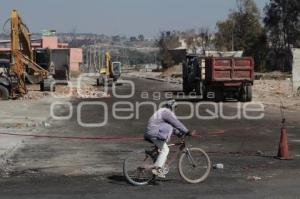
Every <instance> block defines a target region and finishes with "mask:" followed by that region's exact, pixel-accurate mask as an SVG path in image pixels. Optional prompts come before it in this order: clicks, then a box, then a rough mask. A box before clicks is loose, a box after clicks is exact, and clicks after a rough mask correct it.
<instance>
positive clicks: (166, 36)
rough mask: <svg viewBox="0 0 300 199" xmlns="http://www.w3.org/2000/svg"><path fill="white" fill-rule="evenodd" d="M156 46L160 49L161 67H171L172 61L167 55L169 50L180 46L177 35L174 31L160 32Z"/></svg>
mask: <svg viewBox="0 0 300 199" xmlns="http://www.w3.org/2000/svg"><path fill="white" fill-rule="evenodd" d="M156 45H157V47H159V49H160V50H159V58H160V59H161V63H162V67H163V68H168V67H170V66H172V65H173V64H174V61H173V59H172V56H171V55H170V53H169V49H174V48H177V47H179V46H180V42H179V33H178V32H175V31H173V32H171V31H165V32H161V33H160V37H159V39H158V40H157V42H156Z"/></svg>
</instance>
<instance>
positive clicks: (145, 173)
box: [123, 151, 155, 186]
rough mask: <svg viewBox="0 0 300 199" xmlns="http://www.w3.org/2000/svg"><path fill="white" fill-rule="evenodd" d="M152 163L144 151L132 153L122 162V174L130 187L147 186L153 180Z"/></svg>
mask: <svg viewBox="0 0 300 199" xmlns="http://www.w3.org/2000/svg"><path fill="white" fill-rule="evenodd" d="M153 162H154V160H153V159H152V158H151V157H150V156H149V155H148V154H146V153H145V151H141V152H136V153H132V154H130V155H129V157H128V158H127V159H125V160H124V164H123V174H124V176H125V178H126V179H127V181H128V182H129V183H130V184H132V185H138V186H141V185H147V184H148V183H149V182H151V181H153V180H154V178H155V176H154V175H153V174H152V167H153Z"/></svg>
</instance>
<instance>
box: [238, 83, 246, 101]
mask: <svg viewBox="0 0 300 199" xmlns="http://www.w3.org/2000/svg"><path fill="white" fill-rule="evenodd" d="M247 93H248V92H247V86H242V87H241V89H240V94H239V101H240V102H247V99H248V95H247Z"/></svg>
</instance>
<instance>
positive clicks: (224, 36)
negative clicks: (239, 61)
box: [215, 0, 266, 69]
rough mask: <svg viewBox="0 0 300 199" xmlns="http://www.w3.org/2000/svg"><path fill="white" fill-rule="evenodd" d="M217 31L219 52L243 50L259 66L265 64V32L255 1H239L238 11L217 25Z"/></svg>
mask: <svg viewBox="0 0 300 199" xmlns="http://www.w3.org/2000/svg"><path fill="white" fill-rule="evenodd" d="M217 29H218V31H217V33H216V34H215V45H216V48H217V49H218V50H222V51H229V50H233V51H236V50H243V51H244V55H245V56H253V57H254V59H255V62H256V65H257V66H259V65H262V64H263V60H264V58H263V57H262V55H264V54H265V52H262V50H265V46H266V40H265V39H264V38H265V32H264V29H263V27H262V25H261V23H260V12H259V10H258V8H257V6H256V4H255V2H254V1H253V0H237V7H236V9H235V10H232V11H231V12H230V13H229V15H228V18H227V19H226V20H225V21H221V22H218V23H217ZM260 68H262V67H259V68H257V69H260Z"/></svg>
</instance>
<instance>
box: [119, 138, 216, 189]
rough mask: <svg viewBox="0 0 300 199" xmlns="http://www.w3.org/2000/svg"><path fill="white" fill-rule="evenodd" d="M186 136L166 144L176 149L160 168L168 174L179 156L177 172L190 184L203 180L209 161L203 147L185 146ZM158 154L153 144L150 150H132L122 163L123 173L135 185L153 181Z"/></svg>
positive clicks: (207, 173) (209, 168)
mask: <svg viewBox="0 0 300 199" xmlns="http://www.w3.org/2000/svg"><path fill="white" fill-rule="evenodd" d="M186 137H187V136H183V137H182V139H181V141H179V142H177V143H174V144H169V145H168V146H169V147H177V150H176V151H175V153H174V154H173V155H172V156H171V157H169V158H168V161H167V162H166V164H165V166H164V168H162V169H163V173H164V174H165V175H166V174H168V173H169V169H170V166H171V164H172V163H173V162H174V161H175V160H176V158H177V157H179V161H178V172H179V174H180V176H181V177H182V179H183V180H185V181H186V182H188V183H191V184H196V183H200V182H203V181H204V180H205V179H206V178H207V177H208V176H209V173H210V170H211V161H210V159H209V156H208V155H207V153H206V152H205V151H204V150H203V149H201V148H190V146H187V144H186ZM158 154H159V152H158V148H157V147H156V146H153V149H152V150H144V151H140V152H134V153H133V154H131V155H130V156H128V157H127V158H126V159H125V160H124V163H123V174H124V176H125V178H126V179H127V181H128V182H129V183H130V184H132V185H137V186H140V185H147V184H149V183H151V182H154V181H155V178H156V176H155V175H153V174H152V169H153V164H154V162H155V161H156V158H157V156H158ZM179 155H180V156H179Z"/></svg>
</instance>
